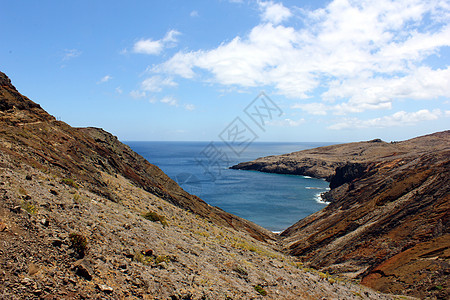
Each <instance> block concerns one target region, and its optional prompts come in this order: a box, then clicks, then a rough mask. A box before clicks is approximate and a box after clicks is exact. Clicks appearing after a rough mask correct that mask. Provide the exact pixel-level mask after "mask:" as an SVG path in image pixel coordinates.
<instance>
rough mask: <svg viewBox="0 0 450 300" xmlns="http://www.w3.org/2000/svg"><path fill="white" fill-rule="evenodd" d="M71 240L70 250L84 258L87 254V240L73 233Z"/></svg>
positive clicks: (70, 236)
mask: <svg viewBox="0 0 450 300" xmlns="http://www.w3.org/2000/svg"><path fill="white" fill-rule="evenodd" d="M69 239H70V243H71V245H70V248H72V249H73V250H74V252H75V255H76V256H78V257H79V258H83V257H84V256H85V255H86V252H87V244H88V242H87V238H86V237H85V236H84V235H82V234H79V233H71V234H70V235H69Z"/></svg>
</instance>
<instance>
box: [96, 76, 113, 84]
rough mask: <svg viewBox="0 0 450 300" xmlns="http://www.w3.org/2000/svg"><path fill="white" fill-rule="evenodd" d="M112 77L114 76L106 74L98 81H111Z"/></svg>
mask: <svg viewBox="0 0 450 300" xmlns="http://www.w3.org/2000/svg"><path fill="white" fill-rule="evenodd" d="M111 79H112V76H110V75H105V76H103V77H102V78H101V79H100V80H99V81H98V82H97V83H105V82H108V81H110V80H111Z"/></svg>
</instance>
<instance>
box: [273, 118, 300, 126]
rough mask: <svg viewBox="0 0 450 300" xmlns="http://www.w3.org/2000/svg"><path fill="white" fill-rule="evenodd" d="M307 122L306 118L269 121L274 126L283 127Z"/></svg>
mask: <svg viewBox="0 0 450 300" xmlns="http://www.w3.org/2000/svg"><path fill="white" fill-rule="evenodd" d="M305 122H306V121H305V119H299V120H291V119H283V120H273V121H270V122H268V124H269V125H272V126H281V127H298V126H300V125H302V124H304V123H305Z"/></svg>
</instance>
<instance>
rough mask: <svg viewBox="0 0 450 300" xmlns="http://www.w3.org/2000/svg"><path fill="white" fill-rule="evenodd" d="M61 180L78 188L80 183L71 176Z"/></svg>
mask: <svg viewBox="0 0 450 300" xmlns="http://www.w3.org/2000/svg"><path fill="white" fill-rule="evenodd" d="M61 182H62V183H64V184H67V185H68V186H71V187H73V188H76V189H78V184H76V183H75V181H74V180H73V179H71V178H64V179H63V180H62V181H61Z"/></svg>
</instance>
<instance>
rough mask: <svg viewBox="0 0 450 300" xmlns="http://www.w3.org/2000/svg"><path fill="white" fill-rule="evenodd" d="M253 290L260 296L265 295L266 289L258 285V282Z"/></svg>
mask: <svg viewBox="0 0 450 300" xmlns="http://www.w3.org/2000/svg"><path fill="white" fill-rule="evenodd" d="M255 291H257V292H258V293H259V294H260V295H262V296H266V295H267V292H266V290H265V289H263V288H262V286H260V285H259V284H258V285H255Z"/></svg>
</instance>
